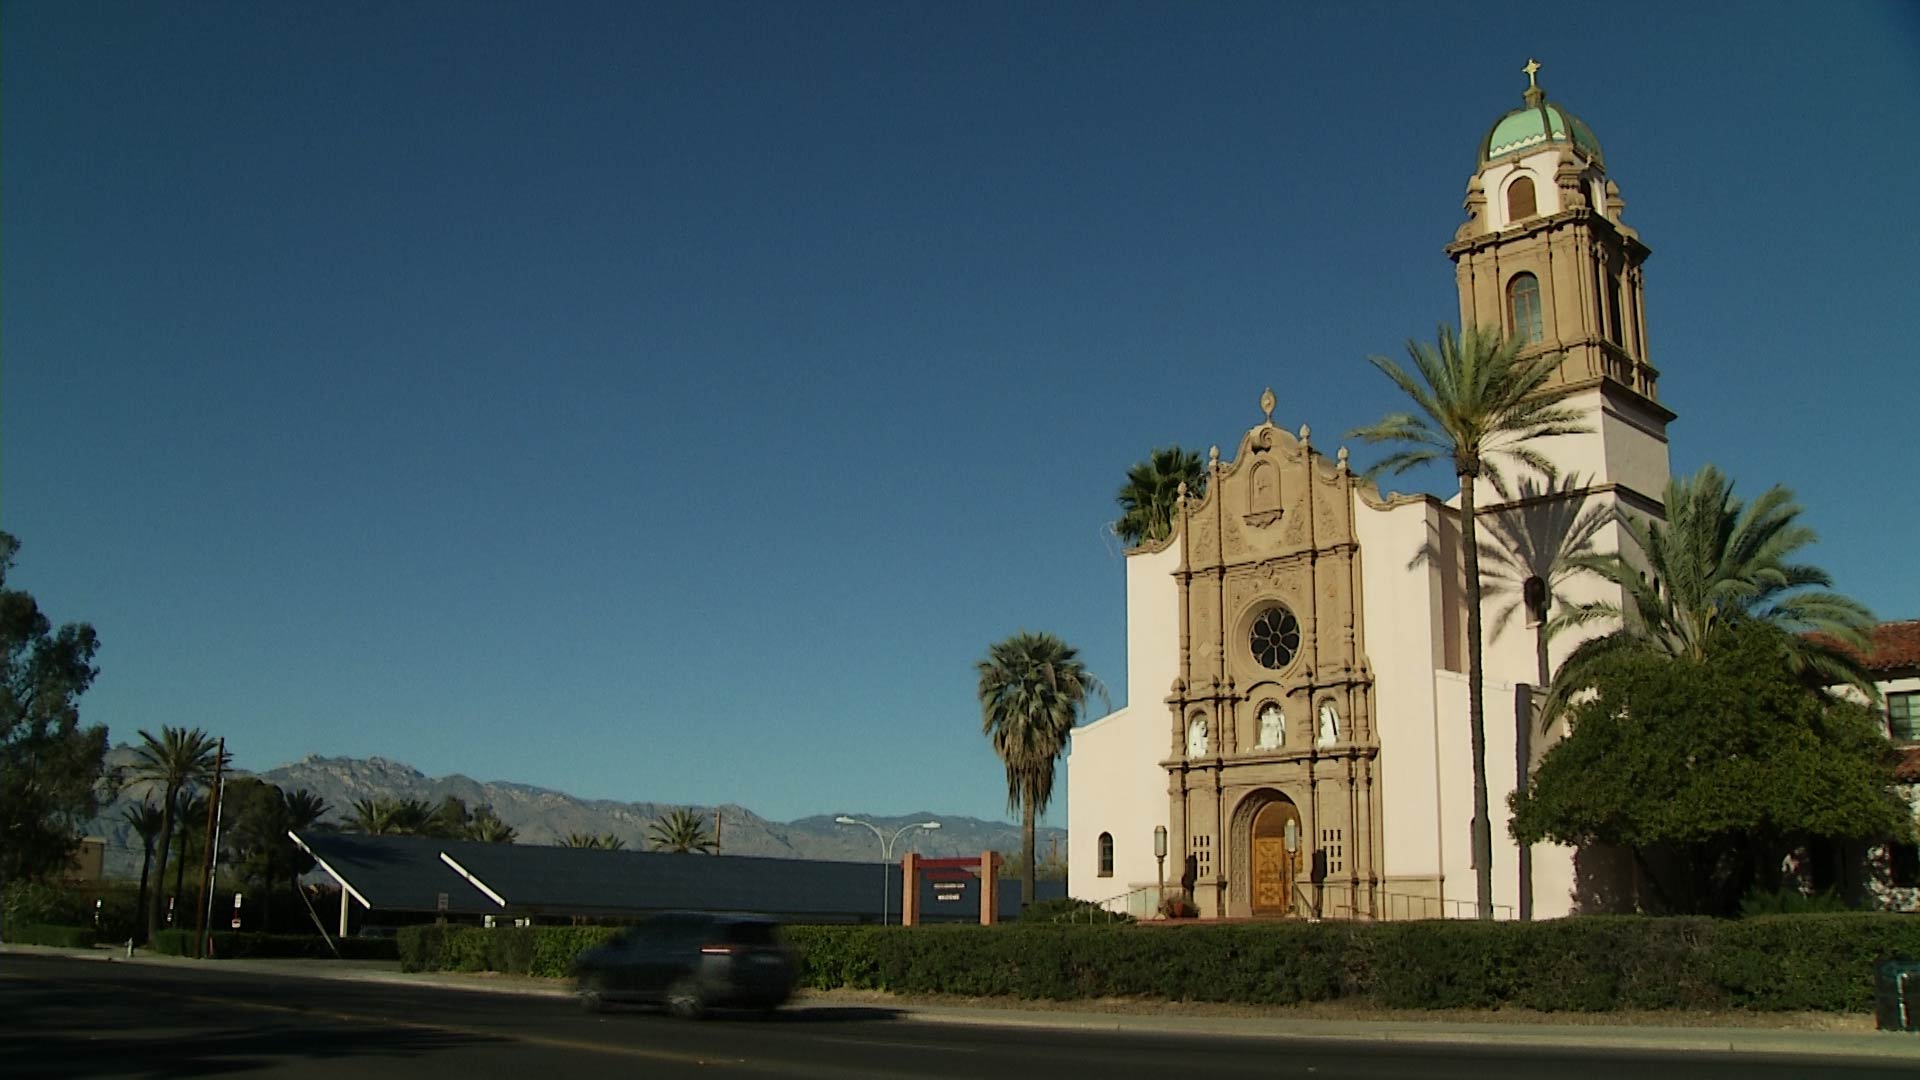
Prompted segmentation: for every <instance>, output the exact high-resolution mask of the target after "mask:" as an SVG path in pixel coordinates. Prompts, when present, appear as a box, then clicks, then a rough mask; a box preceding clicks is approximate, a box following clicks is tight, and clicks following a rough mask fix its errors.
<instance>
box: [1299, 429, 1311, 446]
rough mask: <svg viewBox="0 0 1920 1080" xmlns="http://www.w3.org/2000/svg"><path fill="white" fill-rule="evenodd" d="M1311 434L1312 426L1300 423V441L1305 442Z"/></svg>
mask: <svg viewBox="0 0 1920 1080" xmlns="http://www.w3.org/2000/svg"><path fill="white" fill-rule="evenodd" d="M1312 435H1313V429H1312V428H1310V427H1308V426H1307V425H1305V424H1301V425H1300V441H1301V442H1302V443H1304V442H1306V441H1307V439H1308V438H1310V437H1312Z"/></svg>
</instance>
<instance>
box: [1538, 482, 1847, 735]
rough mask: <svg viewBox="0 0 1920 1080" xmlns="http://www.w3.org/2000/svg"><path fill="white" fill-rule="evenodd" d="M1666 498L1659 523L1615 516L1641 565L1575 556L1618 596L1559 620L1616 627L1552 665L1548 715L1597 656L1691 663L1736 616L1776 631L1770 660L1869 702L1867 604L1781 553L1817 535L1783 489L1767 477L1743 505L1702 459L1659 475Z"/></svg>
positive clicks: (1583, 682) (1586, 679) (1588, 675)
mask: <svg viewBox="0 0 1920 1080" xmlns="http://www.w3.org/2000/svg"><path fill="white" fill-rule="evenodd" d="M1666 500H1667V506H1666V509H1667V520H1666V522H1665V523H1662V522H1659V521H1654V520H1651V519H1647V518H1642V517H1639V516H1638V515H1635V514H1630V513H1622V514H1621V515H1620V520H1621V522H1622V524H1623V526H1624V527H1625V529H1626V531H1627V534H1628V536H1629V537H1630V538H1631V539H1632V540H1633V543H1634V546H1635V547H1637V548H1638V549H1639V557H1640V559H1642V560H1644V568H1645V571H1646V572H1645V573H1644V574H1643V573H1642V572H1641V571H1642V567H1641V566H1640V565H1636V563H1635V562H1634V561H1632V560H1631V559H1629V558H1628V557H1627V556H1626V555H1623V554H1614V555H1589V556H1586V557H1584V558H1581V559H1579V560H1577V563H1578V565H1579V566H1581V567H1582V568H1583V569H1586V570H1589V571H1592V572H1593V573H1595V574H1598V575H1600V576H1601V577H1602V578H1605V579H1606V580H1607V581H1609V582H1612V583H1613V584H1615V585H1617V586H1619V587H1620V589H1621V591H1622V592H1623V593H1624V594H1625V595H1626V605H1625V607H1624V608H1623V607H1622V605H1620V604H1615V603H1611V602H1605V601H1603V602H1596V603H1591V604H1582V605H1580V606H1579V607H1577V608H1575V609H1574V610H1572V611H1571V612H1569V613H1568V614H1567V615H1566V616H1565V619H1564V621H1565V622H1566V623H1567V624H1568V625H1582V624H1585V623H1589V622H1592V621H1595V620H1601V619H1604V620H1619V621H1620V626H1619V629H1617V630H1615V631H1613V632H1612V633H1610V634H1606V635H1603V636H1601V637H1597V638H1593V639H1591V640H1589V641H1586V642H1583V643H1582V644H1581V645H1580V647H1579V648H1577V649H1575V650H1574V651H1573V652H1572V653H1571V654H1569V655H1568V656H1567V658H1566V660H1565V661H1563V662H1562V663H1561V665H1560V670H1559V672H1558V673H1557V674H1556V675H1555V677H1554V681H1553V689H1552V691H1551V692H1550V693H1549V694H1548V698H1547V705H1548V709H1549V717H1551V715H1552V714H1553V713H1557V712H1558V710H1559V709H1561V708H1563V707H1564V706H1565V704H1566V702H1567V699H1568V698H1570V697H1571V696H1573V695H1574V694H1576V693H1578V692H1579V691H1580V690H1581V689H1583V688H1585V687H1587V686H1590V685H1592V680H1593V674H1594V669H1595V666H1596V665H1597V664H1598V663H1599V661H1600V659H1601V658H1602V657H1605V656H1608V655H1611V654H1613V653H1616V652H1619V651H1621V650H1626V649H1645V650H1650V651H1652V652H1656V653H1659V654H1661V655H1664V656H1669V657H1674V658H1680V659H1686V660H1691V661H1694V662H1698V661H1700V660H1702V659H1704V658H1705V657H1706V655H1707V653H1708V652H1709V650H1711V649H1712V648H1714V647H1715V646H1716V645H1717V644H1719V643H1720V641H1721V640H1722V635H1723V634H1724V633H1725V631H1726V630H1727V629H1728V628H1730V627H1732V626H1734V625H1736V624H1738V623H1741V622H1743V621H1758V622H1762V623H1768V624H1771V625H1773V626H1776V627H1778V628H1779V629H1781V630H1784V631H1787V632H1786V633H1783V634H1781V635H1779V640H1780V643H1781V648H1782V650H1783V653H1784V655H1783V656H1782V660H1783V661H1784V662H1785V663H1786V664H1787V666H1788V668H1789V669H1790V670H1792V671H1794V672H1795V673H1796V674H1798V675H1800V676H1801V677H1802V678H1803V679H1805V680H1806V681H1807V682H1808V683H1810V684H1812V685H1816V686H1828V685H1833V684H1835V683H1840V682H1845V683H1849V684H1851V685H1853V686H1854V687H1856V688H1858V689H1859V690H1860V691H1861V692H1863V693H1864V694H1866V695H1867V697H1868V698H1869V699H1870V700H1871V699H1877V697H1878V693H1877V691H1876V690H1875V688H1874V683H1873V678H1872V676H1871V675H1870V674H1869V673H1868V672H1867V671H1866V670H1865V669H1864V668H1863V667H1861V665H1860V661H1859V657H1860V656H1861V655H1864V652H1865V650H1866V648H1867V634H1868V631H1869V630H1870V629H1871V628H1872V626H1873V622H1874V620H1873V613H1872V612H1870V611H1868V610H1867V609H1866V608H1865V607H1864V606H1862V605H1861V604H1860V603H1858V602H1857V601H1855V600H1853V599H1851V598H1849V597H1846V596H1842V595H1840V594H1839V593H1834V592H1829V591H1827V588H1828V587H1829V586H1831V585H1832V584H1833V579H1832V578H1830V577H1828V576H1827V573H1826V571H1824V570H1822V569H1820V568H1819V567H1817V566H1812V565H1809V564H1806V563H1792V562H1788V561H1787V560H1788V559H1790V558H1792V557H1793V556H1794V555H1795V553H1797V552H1798V551H1800V550H1801V549H1802V548H1804V547H1806V546H1807V545H1809V544H1811V543H1813V542H1814V541H1815V540H1816V539H1817V537H1816V535H1815V533H1814V531H1813V530H1812V529H1811V528H1809V527H1808V526H1806V525H1802V524H1800V522H1799V517H1800V512H1801V508H1800V506H1799V505H1798V504H1797V503H1795V502H1794V501H1793V494H1792V492H1790V491H1788V490H1787V489H1786V488H1783V487H1780V486H1779V485H1775V486H1773V487H1771V488H1768V489H1767V490H1766V491H1765V492H1763V493H1762V494H1761V495H1760V497H1759V498H1758V499H1755V500H1754V501H1753V502H1752V503H1747V502H1744V501H1743V500H1741V499H1739V498H1737V497H1736V496H1735V495H1734V493H1733V482H1732V481H1731V480H1729V479H1728V478H1727V477H1726V476H1724V475H1722V474H1721V472H1720V471H1719V470H1718V469H1716V468H1714V467H1713V466H1712V465H1706V466H1702V467H1701V469H1700V471H1699V472H1697V473H1695V474H1693V475H1692V476H1687V477H1676V478H1674V479H1672V480H1669V481H1668V482H1667V491H1666ZM1809 632H1811V633H1809Z"/></svg>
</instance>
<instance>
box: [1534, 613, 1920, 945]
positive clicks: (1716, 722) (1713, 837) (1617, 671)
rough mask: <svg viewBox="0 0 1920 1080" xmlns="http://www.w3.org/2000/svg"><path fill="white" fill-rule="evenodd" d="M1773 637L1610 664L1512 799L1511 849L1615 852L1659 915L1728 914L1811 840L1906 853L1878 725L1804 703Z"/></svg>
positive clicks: (1641, 654)
mask: <svg viewBox="0 0 1920 1080" xmlns="http://www.w3.org/2000/svg"><path fill="white" fill-rule="evenodd" d="M1783 636H1786V635H1785V634H1784V632H1783V631H1781V630H1780V629H1778V628H1777V627H1773V626H1770V625H1767V624H1766V623H1764V622H1761V621H1759V620H1747V621H1745V622H1744V623H1741V624H1738V625H1734V626H1729V627H1726V628H1724V629H1723V630H1721V631H1719V632H1718V634H1717V635H1716V638H1717V639H1716V641H1715V642H1714V645H1713V647H1712V648H1709V649H1706V650H1703V652H1702V653H1701V654H1700V655H1699V656H1697V657H1696V656H1690V655H1680V656H1672V655H1665V654H1662V653H1659V652H1655V651H1652V650H1621V651H1616V652H1612V653H1610V654H1608V655H1606V656H1605V657H1604V658H1602V659H1601V660H1599V661H1596V666H1595V670H1594V674H1595V676H1596V678H1595V679H1594V681H1593V686H1594V688H1595V691H1596V693H1595V695H1594V696H1593V697H1592V698H1590V699H1586V700H1583V701H1581V702H1579V703H1576V704H1575V705H1573V706H1572V709H1571V712H1570V714H1569V715H1570V716H1571V718H1572V731H1571V733H1570V734H1569V735H1568V736H1567V737H1566V738H1565V739H1563V740H1561V741H1560V742H1559V743H1557V744H1556V745H1555V746H1554V748H1553V749H1552V750H1550V751H1548V752H1547V755H1546V757H1545V758H1544V759H1543V760H1542V761H1541V763H1540V767H1539V769H1538V770H1537V771H1536V772H1535V773H1534V776H1533V780H1532V783H1531V784H1530V785H1529V786H1528V787H1527V788H1526V789H1525V790H1523V791H1518V792H1515V793H1514V795H1513V797H1512V799H1511V806H1512V808H1513V821H1512V826H1511V828H1512V832H1513V835H1514V837H1515V839H1517V840H1519V841H1521V842H1523V843H1538V842H1540V841H1541V840H1553V841H1557V842H1559V843H1563V844H1574V845H1588V844H1595V843H1601V844H1613V845H1618V846H1620V847H1623V848H1626V849H1628V850H1630V851H1631V852H1632V853H1633V856H1634V858H1635V860H1636V861H1637V863H1638V864H1639V867H1640V870H1641V874H1642V879H1643V880H1645V881H1646V882H1647V883H1648V884H1649V886H1650V887H1651V889H1652V890H1653V893H1654V896H1655V898H1656V899H1657V900H1658V901H1659V903H1660V906H1662V907H1665V908H1666V909H1668V910H1671V911H1683V912H1702V913H1708V914H1731V913H1733V911H1734V910H1735V909H1736V907H1737V905H1738V902H1739V900H1740V897H1741V896H1742V895H1744V894H1746V893H1747V892H1748V891H1749V889H1751V888H1754V887H1756V886H1757V887H1758V888H1760V889H1761V890H1762V891H1764V890H1766V889H1768V888H1771V887H1772V886H1773V885H1774V884H1776V882H1772V881H1769V880H1768V879H1767V875H1768V873H1769V872H1777V870H1778V867H1779V866H1780V859H1781V857H1782V856H1783V855H1784V854H1785V853H1786V852H1788V851H1790V850H1792V849H1794V848H1796V847H1799V846H1801V845H1802V844H1804V843H1806V842H1807V841H1809V840H1814V839H1819V840H1830V841H1845V840H1857V841H1878V840H1885V839H1906V838H1907V837H1909V836H1910V835H1911V830H1912V820H1911V815H1910V812H1909V811H1908V810H1907V808H1906V807H1905V805H1904V804H1903V803H1902V802H1901V801H1900V800H1899V798H1898V797H1897V796H1895V795H1894V794H1893V792H1892V789H1891V785H1892V783H1893V751H1892V749H1891V748H1890V747H1889V745H1888V743H1887V740H1886V737H1885V735H1884V734H1883V733H1882V731H1881V728H1880V721H1879V717H1878V714H1877V713H1876V712H1875V711H1874V710H1873V709H1871V708H1869V707H1867V706H1864V705H1861V704H1859V703H1857V702H1851V701H1844V700H1836V699H1833V698H1830V697H1828V696H1827V695H1824V694H1821V693H1819V692H1818V691H1816V690H1814V689H1811V688H1809V687H1808V686H1807V685H1806V684H1805V683H1804V682H1803V681H1801V680H1800V679H1799V678H1798V677H1797V676H1796V675H1795V674H1794V673H1793V672H1792V671H1791V670H1790V669H1788V667H1787V666H1786V665H1785V664H1784V663H1782V661H1781V655H1782V654H1781V650H1782V648H1783V644H1782V642H1781V641H1780V640H1779V639H1780V638H1781V637H1783Z"/></svg>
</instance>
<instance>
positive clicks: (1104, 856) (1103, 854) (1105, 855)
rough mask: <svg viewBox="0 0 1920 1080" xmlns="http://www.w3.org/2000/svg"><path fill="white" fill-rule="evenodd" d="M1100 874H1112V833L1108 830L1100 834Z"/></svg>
mask: <svg viewBox="0 0 1920 1080" xmlns="http://www.w3.org/2000/svg"><path fill="white" fill-rule="evenodd" d="M1100 876H1101V877H1112V876H1113V834H1112V833H1110V832H1103V833H1101V834H1100Z"/></svg>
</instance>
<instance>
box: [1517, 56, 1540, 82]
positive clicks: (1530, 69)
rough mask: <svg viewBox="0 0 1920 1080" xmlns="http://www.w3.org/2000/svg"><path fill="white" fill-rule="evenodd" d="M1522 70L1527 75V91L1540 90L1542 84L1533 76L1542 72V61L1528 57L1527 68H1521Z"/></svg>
mask: <svg viewBox="0 0 1920 1080" xmlns="http://www.w3.org/2000/svg"><path fill="white" fill-rule="evenodd" d="M1520 70H1521V71H1524V72H1526V73H1527V89H1529V90H1538V89H1539V88H1540V83H1539V82H1538V81H1537V80H1536V79H1534V77H1533V76H1534V73H1536V72H1538V71H1539V70H1540V61H1538V60H1535V59H1534V58H1533V57H1531V56H1529V57H1527V66H1526V67H1523V68H1521V69H1520Z"/></svg>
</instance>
